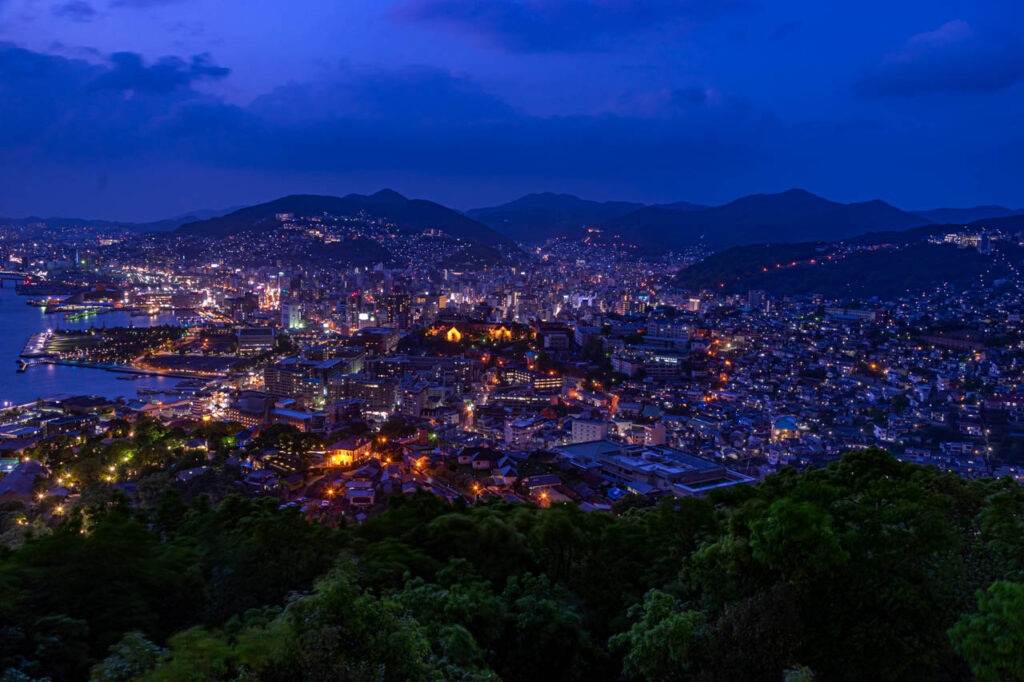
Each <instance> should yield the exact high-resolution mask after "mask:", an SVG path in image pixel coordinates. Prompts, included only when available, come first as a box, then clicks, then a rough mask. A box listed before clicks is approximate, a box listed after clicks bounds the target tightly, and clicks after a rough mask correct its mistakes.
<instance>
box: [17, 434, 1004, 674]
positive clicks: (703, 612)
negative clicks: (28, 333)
mask: <svg viewBox="0 0 1024 682" xmlns="http://www.w3.org/2000/svg"><path fill="white" fill-rule="evenodd" d="M140 423H141V424H142V426H144V427H147V428H148V424H147V423H146V422H145V421H144V420H142V421H140ZM215 426H216V427H219V428H221V430H220V431H216V432H215V431H209V430H208V431H207V432H209V433H224V432H225V429H224V428H223V427H224V425H220V424H215ZM150 432H152V429H151V428H148V430H147V438H148V440H144V439H143V438H139V437H136V438H135V441H134V444H135V445H136V449H135V452H136V453H139V454H137V455H136V459H138V458H139V457H142V456H143V454H142V453H152V452H153V451H156V445H159V446H160V451H161V452H163V451H165V450H167V451H169V450H171V444H172V443H175V442H180V441H181V437H180V436H178V435H175V434H174V432H173V431H171V432H166V430H165V432H166V435H163V434H159V433H158V434H156V435H153V436H150V435H149V433H150ZM136 433H138V431H137V432H136ZM203 434H204V432H196V435H192V437H199V436H201V435H203ZM261 437H262V434H261ZM174 439H176V440H174ZM221 440H228V439H227V438H223V439H221ZM97 441H98V439H92V442H90V443H88V446H84V445H83V446H79V445H78V444H76V450H75V451H76V452H79V453H81V452H89V453H90V456H91V457H92V458H93V459H91V460H88V461H99V460H98V459H96V457H97V455H93V454H92V453H93V452H94V451H96V450H98V449H100V448H102V447H104V446H102V444H99V443H98V442H97ZM124 445H125V443H124V442H123V441H122V442H117V443H113V444H111V445H109V446H107V447H108V449H109V450H108V451H109V452H110V454H111V455H113V454H114V453H117V455H118V456H120V454H121V453H123V452H125V450H124V449H123V446H124ZM79 447H80V448H81V449H80V450H79ZM86 447H88V448H89V449H88V450H87V449H86ZM219 447H220V446H219ZM48 451H49V452H50V453H51V454H50V456H49V459H53V460H54V461H57V457H58V456H61V457H64V458H66V459H64V460H61V461H68V460H69V459H71V458H72V451H71V446H70V444H67V443H62V442H61V441H58V442H57V443H55V444H53V445H51V446H50V447H49V448H48ZM79 456H80V457H81V454H79ZM145 456H146V457H150V458H152V457H155V455H152V454H146V455H145ZM223 459H225V458H224V457H223V456H219V457H218V460H223ZM228 461H229V462H230V459H229V460H228ZM215 462H216V463H213V464H211V466H210V467H209V469H210V470H209V471H208V472H206V473H204V474H203V475H202V476H201V477H199V478H197V479H196V480H195V481H193V482H191V483H190V484H188V486H187V487H184V488H183V486H182V485H181V484H180V483H179V484H176V486H175V487H171V488H170V490H168V487H170V485H171V484H164V487H162V488H161V487H157V486H156V483H157V482H158V481H157V480H156V479H152V478H151V481H152V483H151V484H150V485H149V486H148V487H146V488H145V489H144V488H143V486H139V489H140V493H141V495H136V499H137V502H136V503H133V504H129V500H128V499H126V498H125V494H124V493H121V492H108V490H107V489H105V488H103V487H102V486H98V485H97V487H96V489H97V492H94V493H93V495H94V496H95V497H96V498H97V499H98V500H99V501H98V502H97V503H96V504H93V505H90V506H85V505H81V506H79V507H78V508H77V509H75V510H74V511H73V512H71V513H68V514H67V515H66V518H65V519H64V520H63V521H62V522H61V523H60V525H58V526H57V527H56V528H55V529H54V530H53V531H52V532H35V533H27V532H26V531H25V530H23V529H20V525H21V524H23V523H24V515H25V510H24V508H23V506H22V505H21V503H20V502H8V503H7V506H6V508H5V510H4V512H5V514H4V516H3V517H2V518H0V521H2V522H3V524H4V526H3V528H4V530H5V531H7V534H8V536H15V535H17V536H18V537H23V538H25V539H24V541H23V542H22V543H20V544H21V546H20V547H18V548H16V549H9V548H8V547H4V548H3V550H4V551H3V552H0V578H2V580H0V595H2V596H3V599H0V618H2V619H3V622H4V624H5V628H4V631H5V639H4V641H3V646H2V648H0V654H2V662H3V664H4V665H5V666H7V668H6V675H5V679H9V680H29V679H35V680H41V679H53V680H86V679H91V680H129V679H132V680H142V681H144V682H148V681H156V680H161V681H163V680H241V679H245V680H257V679H258V680H296V679H309V680H371V679H372V680H383V681H397V680H402V681H405V680H409V681H411V682H427V681H428V680H497V679H501V680H508V681H511V682H520V681H522V682H526V681H529V680H566V681H568V682H584V681H588V682H590V681H593V682H616V681H617V680H636V681H638V682H639V681H640V680H652V681H653V680H661V681H668V680H728V681H732V680H736V681H739V680H743V681H744V682H748V681H749V682H779V681H780V680H784V679H789V680H810V679H821V680H842V681H846V680H851V681H852V680H858V681H859V680H929V681H935V682H954V681H962V680H970V679H978V680H1010V679H1019V677H1018V676H1017V675H1013V674H1002V672H1003V671H1008V670H1011V669H1012V670H1020V669H1021V666H1024V656H1022V654H1021V647H1020V645H1019V644H1018V642H1019V641H1020V637H1021V634H1020V632H1019V623H1018V621H1019V619H1020V618H1019V614H1020V610H1021V608H1022V606H1024V585H1022V584H1021V583H1020V582H1019V580H1020V568H1021V556H1022V551H1024V540H1022V536H1021V533H1020V531H1019V529H1020V528H1021V527H1022V524H1024V512H1022V510H1024V491H1022V489H1021V488H1020V487H1019V486H1017V485H1015V484H1014V483H1013V482H1012V481H1009V480H1008V479H1003V480H1000V481H997V480H992V479H980V480H975V481H967V480H964V479H960V478H957V477H955V476H953V475H952V474H949V473H946V472H943V471H941V470H939V469H937V468H934V467H922V466H918V465H914V464H908V463H904V462H899V461H897V460H896V459H894V458H893V457H892V456H891V455H889V454H888V453H886V452H884V451H881V450H877V449H874V448H872V449H868V450H864V451H858V452H851V453H848V454H846V455H844V456H843V458H842V460H841V461H838V462H835V463H833V464H831V465H830V466H828V467H827V468H825V469H810V470H807V471H804V472H802V473H798V472H797V471H795V470H792V469H787V470H786V471H785V472H783V473H780V474H776V475H773V476H771V477H769V478H768V479H767V480H766V481H764V482H763V483H759V484H756V485H752V486H749V487H744V488H743V489H741V490H740V489H736V490H729V491H723V490H718V491H712V492H711V493H710V495H709V498H708V499H701V498H683V499H677V498H672V497H666V498H664V499H662V500H661V502H660V503H657V504H655V503H653V502H652V501H650V500H649V499H646V498H643V497H641V496H639V495H634V496H631V497H626V498H624V499H623V500H622V501H620V502H619V503H616V506H615V507H613V511H614V513H602V512H598V511H595V512H590V513H587V512H583V511H581V510H579V509H578V508H577V507H576V506H575V505H563V504H555V505H552V506H551V507H550V508H539V507H536V506H534V505H530V504H518V503H516V504H512V503H508V502H504V501H497V500H489V501H487V502H480V503H476V504H472V505H468V504H466V503H465V502H464V501H463V500H461V499H460V500H459V501H458V502H457V503H455V504H448V503H446V502H445V501H443V500H441V499H438V498H436V497H434V496H432V495H430V494H428V493H425V492H419V493H416V494H413V495H410V496H398V495H396V496H394V497H392V498H391V499H390V500H389V502H388V505H387V507H388V509H387V511H384V512H383V513H381V514H379V515H377V516H375V517H372V518H370V519H369V520H368V521H367V522H366V523H364V524H361V525H353V526H349V527H344V526H342V527H340V528H337V529H334V528H328V527H323V526H318V525H315V524H313V523H310V522H309V521H307V519H306V517H305V516H304V515H303V514H302V513H301V512H300V511H299V510H298V509H296V508H293V507H292V506H290V505H286V506H282V505H280V503H279V500H277V499H276V498H273V497H264V498H256V499H247V498H243V497H241V496H237V495H236V496H231V497H225V495H226V493H228V492H231V491H230V488H228V489H227V490H224V489H222V488H220V487H218V483H219V482H220V481H222V480H223V479H224V477H225V473H224V468H225V467H228V468H230V467H232V466H233V465H232V464H230V463H229V464H222V463H220V462H219V461H217V460H215ZM74 470H75V472H76V474H77V472H78V471H82V470H85V469H84V468H83V467H81V466H78V465H76V467H75V469H74ZM143 490H147V491H148V490H155V491H157V492H156V493H143V492H142V491H143ZM165 491H166V492H165ZM200 492H201V493H202V494H201V495H199V493H200ZM193 499H195V501H194V502H191V500H193ZM190 505H191V506H190ZM1015 628H1017V629H1015ZM751 633H756V636H752V635H751ZM1003 633H1006V636H1005V637H1004V635H1003ZM1008 641H1009V642H1010V644H1007V642H1008ZM1011 666H1016V667H1013V668H1011ZM971 670H974V671H975V672H976V673H977V675H975V676H972V674H971ZM23 671H29V672H31V676H30V675H29V674H28V673H26V672H23ZM684 671H685V672H684ZM794 671H795V672H794ZM908 671H910V672H909V673H908ZM797 673H799V676H798V675H797ZM982 673H984V674H982Z"/></svg>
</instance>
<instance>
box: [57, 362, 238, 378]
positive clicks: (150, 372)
mask: <svg viewBox="0 0 1024 682" xmlns="http://www.w3.org/2000/svg"><path fill="white" fill-rule="evenodd" d="M37 363H38V364H40V365H57V366H61V367H83V368H85V369H101V370H104V371H107V372H114V373H118V374H137V375H141V376H154V377H168V378H170V379H218V378H223V377H225V376H227V374H194V373H190V372H175V371H160V370H154V369H140V368H138V367H127V366H122V365H103V364H99V363H95V362H82V361H78V360H55V359H53V358H40V359H39V360H37Z"/></svg>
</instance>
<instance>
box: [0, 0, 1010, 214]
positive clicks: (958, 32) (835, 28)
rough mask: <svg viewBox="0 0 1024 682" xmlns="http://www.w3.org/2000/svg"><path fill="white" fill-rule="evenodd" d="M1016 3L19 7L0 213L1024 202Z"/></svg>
mask: <svg viewBox="0 0 1024 682" xmlns="http://www.w3.org/2000/svg"><path fill="white" fill-rule="evenodd" d="M1022 112H1024V3H1022V2H1019V1H1018V0H1014V1H1012V2H1011V1H1010V0H1003V1H998V2H997V1H992V0H980V1H979V0H973V1H966V0H963V1H953V0H885V1H881V0H860V1H859V2H855V3H854V2H822V1H821V0H813V1H812V0H806V1H805V0H771V1H770V2H769V1H768V0H760V1H758V0H688V1H687V0H684V1H682V2H667V1H657V0H594V1H590V2H583V1H574V0H486V2H483V1H479V2H472V1H468V0H396V1H389V0H287V1H284V0H0V187H2V189H0V215H26V214H31V213H34V214H45V215H85V216H94V217H110V218H122V219H155V218H160V217H165V216H167V215H172V214H176V213H182V212H186V211H188V210H190V209H196V208H207V207H208V208H219V207H223V206H230V205H236V204H242V203H251V202H255V201H259V200H264V199H269V198H272V197H275V196H278V195H281V194H286V193H291V192H321V193H333V194H344V193H347V192H350V191H360V192H362V191H374V190H376V189H379V188H380V187H383V186H388V187H393V188H394V189H397V190H399V191H401V192H403V193H405V194H408V195H413V196H421V197H426V198H431V199H436V200H438V201H442V202H445V203H448V204H450V205H453V206H456V207H459V208H468V207H472V206H480V205H487V204H492V203H498V202H502V201H505V200H509V199H512V198H514V197H516V196H518V195H520V194H523V193H526V192H530V191H540V190H553V191H566V192H573V193H577V194H580V195H583V196H587V197H590V198H597V199H631V200H638V201H676V200H689V201H697V202H724V201H727V200H730V199H732V198H735V197H736V196H739V195H742V194H748V193H752V192H768V191H778V190H782V189H786V188H789V187H804V188H806V189H809V190H811V191H813V192H817V193H819V194H822V195H825V196H827V197H829V198H832V199H836V200H841V201H854V200H865V199H870V198H882V199H885V200H887V201H890V202H892V203H895V204H897V205H899V206H901V207H904V208H931V207H936V206H945V205H969V204H978V203H1001V204H1005V205H1010V206H1012V207H1024V172H1022V166H1024V126H1022V125H1021V120H1022Z"/></svg>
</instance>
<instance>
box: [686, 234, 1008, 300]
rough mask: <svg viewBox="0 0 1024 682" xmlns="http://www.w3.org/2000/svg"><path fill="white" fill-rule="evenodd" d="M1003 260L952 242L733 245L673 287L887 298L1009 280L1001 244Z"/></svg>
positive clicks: (690, 268) (695, 269) (687, 271)
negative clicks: (851, 248)
mask: <svg viewBox="0 0 1024 682" xmlns="http://www.w3.org/2000/svg"><path fill="white" fill-rule="evenodd" d="M999 249H1005V250H1006V251H1005V255H1006V256H1007V259H1000V258H996V257H993V256H991V255H984V254H981V253H978V251H977V250H975V249H962V248H959V247H957V246H954V245H952V244H932V243H929V242H917V243H913V244H909V245H907V246H904V247H902V248H881V249H875V250H867V251H860V252H855V253H852V254H849V255H846V254H843V253H842V252H839V251H836V250H834V249H833V248H832V247H831V246H830V245H828V244H823V243H820V242H819V243H806V244H758V245H751V246H737V247H733V248H731V249H727V250H725V251H721V252H719V253H716V254H713V255H711V256H708V257H707V258H705V259H704V260H703V261H701V262H700V263H697V264H696V265H693V266H692V267H689V268H686V269H685V270H682V271H680V273H679V274H678V275H677V276H676V284H677V285H678V286H680V287H683V288H687V289H694V290H714V291H716V292H721V293H730V294H742V293H746V292H747V291H749V290H751V289H764V290H765V291H768V292H769V293H771V294H773V295H777V296H782V295H798V294H811V293H820V294H824V295H825V296H853V297H858V296H860V297H871V296H879V297H882V298H892V297H897V296H902V295H904V294H907V293H913V292H916V291H920V290H922V289H925V288H928V287H930V286H933V285H935V284H937V283H940V282H948V283H950V284H952V285H954V286H958V287H964V288H967V287H970V286H971V285H974V284H977V283H978V281H979V278H980V277H981V276H982V275H985V276H986V281H988V282H992V281H994V280H995V279H998V278H1000V277H1005V276H1007V275H1009V274H1010V273H1009V269H1008V266H1007V264H1006V260H1010V261H1016V260H1020V258H1021V257H1022V256H1024V250H1022V249H1021V248H1020V247H1018V246H1016V245H1013V244H1001V245H1000V246H999Z"/></svg>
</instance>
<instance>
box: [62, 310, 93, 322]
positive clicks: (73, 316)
mask: <svg viewBox="0 0 1024 682" xmlns="http://www.w3.org/2000/svg"><path fill="white" fill-rule="evenodd" d="M98 314H99V310H98V309H97V308H86V309H85V310H79V311H78V312H75V313H68V314H67V315H65V316H64V319H65V320H66V321H67V322H80V321H82V320H86V319H88V318H90V317H95V316H96V315H98Z"/></svg>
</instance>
